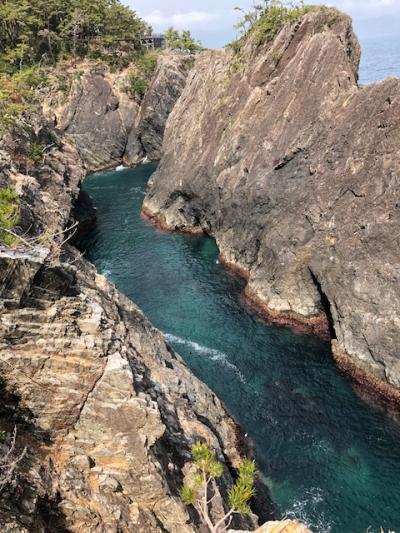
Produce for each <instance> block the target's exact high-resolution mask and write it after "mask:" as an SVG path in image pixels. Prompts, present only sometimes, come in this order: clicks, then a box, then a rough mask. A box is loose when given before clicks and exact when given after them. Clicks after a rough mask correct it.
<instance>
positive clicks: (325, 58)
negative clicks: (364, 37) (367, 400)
mask: <svg viewBox="0 0 400 533" xmlns="http://www.w3.org/2000/svg"><path fill="white" fill-rule="evenodd" d="M359 56H360V50H359V45H358V43H357V40H356V38H355V36H354V34H353V32H352V29H351V21H350V19H349V18H348V17H347V16H346V15H343V14H341V13H339V12H338V11H336V10H334V9H327V8H323V9H319V10H316V11H313V12H311V13H309V14H307V15H306V16H305V17H304V18H303V19H302V20H301V21H300V22H298V23H293V24H291V25H288V26H286V27H285V28H283V29H282V31H281V32H280V33H279V34H278V35H277V37H276V38H275V40H274V41H273V42H270V43H266V44H265V45H263V46H260V47H255V46H254V45H253V44H252V43H251V42H248V43H247V45H246V47H245V49H244V51H243V53H242V57H241V59H240V61H241V64H240V65H239V67H238V64H237V62H238V58H235V57H234V55H233V52H232V51H229V50H223V51H212V52H208V53H205V54H203V55H202V56H201V57H199V58H198V60H197V61H196V65H195V67H194V70H193V71H192V73H191V74H190V76H189V80H188V83H187V86H186V88H185V90H184V92H183V94H182V96H181V98H180V100H179V101H178V103H177V105H176V106H175V108H174V110H173V112H172V114H171V116H170V119H169V121H168V124H167V129H166V136H165V142H164V148H163V149H164V152H165V154H164V157H163V159H162V162H161V165H160V167H159V170H158V172H157V174H156V175H155V177H154V178H153V180H152V183H151V184H150V188H149V191H148V195H147V198H146V200H145V213H147V214H148V215H149V216H150V217H153V218H155V219H156V220H157V221H158V222H159V223H161V224H162V225H164V226H165V227H167V228H170V229H184V230H189V231H190V230H196V231H197V230H199V229H203V230H204V231H206V232H208V233H209V234H211V235H213V236H215V238H216V240H217V243H218V245H219V248H220V251H221V255H222V258H223V260H224V261H225V262H226V263H228V264H230V265H232V266H233V267H234V268H236V269H237V270H239V271H241V272H245V273H246V275H247V277H248V286H247V289H246V292H247V294H248V295H249V296H250V297H251V298H252V299H255V300H256V301H257V304H258V305H260V306H262V308H263V309H264V310H265V311H266V312H267V313H268V314H269V315H273V316H279V317H285V319H287V320H289V321H293V320H300V321H302V322H310V321H311V322H315V321H317V323H318V321H321V320H323V319H321V317H322V316H323V312H324V311H327V312H328V315H331V316H332V322H333V323H332V326H333V329H334V331H333V334H334V336H336V337H337V346H338V347H339V348H340V350H341V351H342V353H344V354H347V355H346V356H347V357H348V359H349V360H350V362H352V364H353V366H355V368H357V369H359V370H360V369H361V370H362V372H361V373H358V375H357V378H358V379H359V380H360V381H367V382H368V383H370V384H373V383H374V382H375V381H376V380H377V379H378V380H381V381H382V380H383V382H385V383H387V384H388V385H389V388H390V387H392V388H391V389H390V390H391V391H392V393H393V394H394V395H395V396H397V397H398V398H400V396H399V394H398V393H397V392H396V388H399V387H400V357H399V349H398V346H399V343H400V318H399V317H400V308H399V301H400V293H399V290H400V289H399V288H400V284H399V281H400V280H399V272H400V269H399V263H400V256H399V244H400V243H399V237H398V231H397V228H398V226H399V222H400V210H399V206H398V203H399V202H398V198H399V193H400V180H399V175H400V151H399V143H398V140H399V138H400V101H399V94H400V81H399V80H398V79H394V78H392V79H387V80H385V81H384V82H381V83H378V84H374V85H371V86H367V87H364V88H360V87H358V86H357V69H358V62H359ZM232 67H234V68H232ZM237 70H238V71H237ZM235 71H237V72H236V73H235ZM318 327H319V326H318ZM318 327H317V329H318ZM341 361H343V357H342V358H341ZM342 366H345V365H344V364H343V365H342ZM347 366H348V368H350V367H349V365H347ZM366 372H367V373H368V375H367V373H366ZM353 374H356V373H355V372H353Z"/></svg>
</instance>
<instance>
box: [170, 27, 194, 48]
mask: <svg viewBox="0 0 400 533" xmlns="http://www.w3.org/2000/svg"><path fill="white" fill-rule="evenodd" d="M164 41H165V46H166V47H167V48H172V49H174V50H185V51H189V52H199V51H200V50H202V49H203V47H202V45H201V43H200V42H199V41H197V40H196V39H194V38H193V37H192V34H191V33H190V31H189V30H183V31H182V32H179V31H178V30H176V29H175V28H172V27H171V28H168V30H167V31H166V32H165V33H164Z"/></svg>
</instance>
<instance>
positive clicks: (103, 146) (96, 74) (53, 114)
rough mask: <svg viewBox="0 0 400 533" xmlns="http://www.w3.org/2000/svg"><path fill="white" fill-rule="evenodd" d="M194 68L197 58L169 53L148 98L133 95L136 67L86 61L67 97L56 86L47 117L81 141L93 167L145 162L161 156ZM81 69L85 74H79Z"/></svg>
mask: <svg viewBox="0 0 400 533" xmlns="http://www.w3.org/2000/svg"><path fill="white" fill-rule="evenodd" d="M191 66H192V57H191V56H190V55H185V54H176V53H171V52H163V53H162V54H160V56H159V58H158V64H157V68H156V71H155V73H154V75H153V78H152V81H151V83H150V86H149V88H148V90H147V92H146V94H145V97H144V99H143V100H142V101H141V102H140V101H138V100H137V99H135V98H134V97H132V96H130V95H129V91H128V87H129V85H130V82H129V72H130V69H127V70H124V71H122V72H117V73H111V72H110V71H109V70H108V69H107V68H105V67H100V66H94V65H93V64H90V63H89V64H81V65H78V67H76V68H75V69H74V70H71V72H69V73H68V75H69V76H70V77H71V78H72V85H71V89H70V91H69V93H68V94H67V95H66V94H65V93H64V92H63V91H60V90H57V88H55V87H54V88H51V89H50V90H49V92H48V94H47V95H46V98H45V99H44V104H43V109H44V113H45V115H46V117H47V118H48V119H49V120H51V121H53V123H54V125H55V126H56V127H57V128H58V130H59V131H60V133H61V134H62V135H63V136H64V137H66V138H68V137H69V138H70V139H72V140H73V141H74V143H76V146H77V148H78V151H79V154H80V157H81V159H82V161H83V162H84V164H85V166H86V168H87V169H88V170H97V169H102V168H104V167H109V166H113V165H114V166H116V165H118V164H119V163H121V162H122V161H123V162H124V163H125V164H127V165H133V164H137V163H140V162H141V161H143V160H144V159H145V158H146V157H147V158H149V159H152V160H156V159H159V158H160V157H161V145H162V140H163V135H164V129H165V124H166V121H167V118H168V116H169V114H170V112H171V111H172V109H173V107H174V105H175V103H176V101H177V99H178V98H179V96H180V94H181V92H182V90H183V88H184V86H185V83H186V78H187V75H188V72H189V69H190V67H191ZM77 73H79V75H77Z"/></svg>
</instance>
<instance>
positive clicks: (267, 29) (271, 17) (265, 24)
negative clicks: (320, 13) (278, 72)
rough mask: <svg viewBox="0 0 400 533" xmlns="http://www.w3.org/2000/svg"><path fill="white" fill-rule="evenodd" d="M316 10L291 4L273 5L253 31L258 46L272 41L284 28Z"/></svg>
mask: <svg viewBox="0 0 400 533" xmlns="http://www.w3.org/2000/svg"><path fill="white" fill-rule="evenodd" d="M313 9H315V6H310V5H304V4H303V2H300V3H299V4H294V3H291V4H290V5H285V4H283V3H281V2H279V3H274V4H271V5H270V6H269V7H267V8H266V9H265V10H264V11H263V12H262V14H261V16H260V17H259V18H258V19H257V21H256V22H255V24H254V25H253V27H252V29H251V33H252V35H253V38H254V40H255V41H256V43H257V44H262V43H263V42H265V41H270V40H272V39H273V38H274V37H275V35H276V34H277V33H278V32H279V31H280V30H281V29H282V27H283V26H284V25H285V24H287V23H290V22H294V21H296V20H298V19H300V18H301V17H302V16H303V15H305V14H306V13H308V12H310V11H312V10H313Z"/></svg>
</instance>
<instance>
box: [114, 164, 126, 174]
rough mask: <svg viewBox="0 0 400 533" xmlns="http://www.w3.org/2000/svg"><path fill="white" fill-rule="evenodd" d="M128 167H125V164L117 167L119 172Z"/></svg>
mask: <svg viewBox="0 0 400 533" xmlns="http://www.w3.org/2000/svg"><path fill="white" fill-rule="evenodd" d="M125 168H126V167H124V165H118V166H117V168H116V169H115V170H116V171H117V172H119V171H120V170H125Z"/></svg>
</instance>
